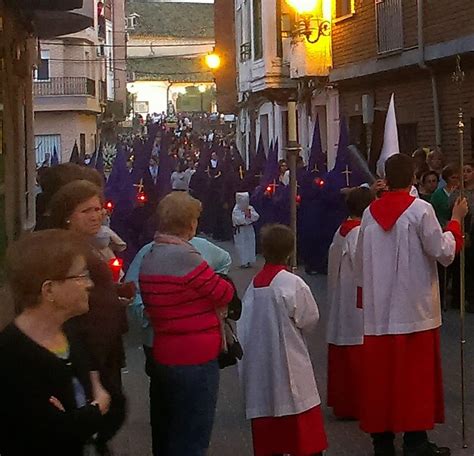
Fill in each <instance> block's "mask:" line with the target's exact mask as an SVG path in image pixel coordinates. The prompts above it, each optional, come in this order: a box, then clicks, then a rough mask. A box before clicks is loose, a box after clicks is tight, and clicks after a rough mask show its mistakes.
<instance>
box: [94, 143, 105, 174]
mask: <svg viewBox="0 0 474 456" xmlns="http://www.w3.org/2000/svg"><path fill="white" fill-rule="evenodd" d="M95 169H96V170H97V171H98V172H99V173H100V175H101V176H103V175H104V151H103V145H102V144H100V145H99V149H98V151H97V157H96V160H95Z"/></svg>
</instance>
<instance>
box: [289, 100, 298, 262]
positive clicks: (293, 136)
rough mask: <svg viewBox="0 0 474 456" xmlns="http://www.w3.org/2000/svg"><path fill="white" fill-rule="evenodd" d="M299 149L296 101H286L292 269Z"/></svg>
mask: <svg viewBox="0 0 474 456" xmlns="http://www.w3.org/2000/svg"><path fill="white" fill-rule="evenodd" d="M300 151H301V146H300V145H299V144H298V134H297V123H296V101H294V100H290V101H288V146H287V148H286V154H287V159H288V166H289V168H290V228H291V229H292V231H293V233H294V235H295V244H294V246H293V256H292V258H291V267H292V269H293V271H295V270H296V268H297V266H298V252H297V244H298V243H297V201H296V199H297V193H298V188H297V182H296V159H297V157H298V155H299V153H300Z"/></svg>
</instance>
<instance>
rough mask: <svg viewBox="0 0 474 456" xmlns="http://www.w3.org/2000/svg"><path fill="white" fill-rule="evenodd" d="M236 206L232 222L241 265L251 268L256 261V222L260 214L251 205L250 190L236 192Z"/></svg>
mask: <svg viewBox="0 0 474 456" xmlns="http://www.w3.org/2000/svg"><path fill="white" fill-rule="evenodd" d="M235 201H236V204H235V207H234V210H233V211H232V224H233V226H234V243H235V248H236V249H237V254H238V255H239V260H240V266H241V267H245V268H249V267H250V266H251V264H252V263H255V261H256V257H255V230H254V228H253V226H252V225H253V223H255V222H256V221H257V220H258V219H259V218H260V216H259V215H258V213H257V211H256V210H255V209H254V208H253V207H252V206H250V196H249V194H248V192H244V193H236V194H235Z"/></svg>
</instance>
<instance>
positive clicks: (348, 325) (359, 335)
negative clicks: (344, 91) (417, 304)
mask: <svg viewBox="0 0 474 456" xmlns="http://www.w3.org/2000/svg"><path fill="white" fill-rule="evenodd" d="M373 200H374V194H373V192H372V191H371V190H370V189H368V188H365V187H359V188H355V189H353V190H351V191H350V192H349V194H348V196H347V200H346V204H347V208H348V210H349V218H348V219H347V220H346V221H345V222H343V223H342V225H341V227H340V228H339V230H338V231H337V232H336V234H335V235H334V239H333V242H332V245H331V247H330V248H329V265H328V303H329V320H328V327H327V342H328V385H327V387H328V406H329V407H332V408H333V412H334V415H335V416H336V417H337V418H357V417H358V416H359V408H360V404H359V399H360V391H359V389H360V385H359V377H360V372H359V370H360V360H361V350H362V342H363V339H364V321H363V317H362V310H361V309H358V308H357V307H356V306H355V305H354V303H355V302H356V290H357V287H356V283H355V269H354V261H355V252H356V248H357V239H358V236H359V230H360V222H361V218H362V214H363V213H364V210H365V209H366V208H367V207H368V206H369V204H370V203H371V202H372V201H373Z"/></svg>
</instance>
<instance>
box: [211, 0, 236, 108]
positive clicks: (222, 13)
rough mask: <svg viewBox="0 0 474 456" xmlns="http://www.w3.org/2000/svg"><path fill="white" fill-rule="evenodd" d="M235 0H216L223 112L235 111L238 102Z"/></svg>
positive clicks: (219, 105)
mask: <svg viewBox="0 0 474 456" xmlns="http://www.w3.org/2000/svg"><path fill="white" fill-rule="evenodd" d="M233 12H234V0H215V2H214V19H215V25H214V28H215V40H216V52H217V53H218V54H219V55H220V56H221V59H222V65H221V67H220V68H219V70H217V71H216V85H217V108H218V110H219V111H220V112H222V113H235V110H236V103H237V62H236V44H235V18H234V14H233Z"/></svg>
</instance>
